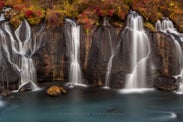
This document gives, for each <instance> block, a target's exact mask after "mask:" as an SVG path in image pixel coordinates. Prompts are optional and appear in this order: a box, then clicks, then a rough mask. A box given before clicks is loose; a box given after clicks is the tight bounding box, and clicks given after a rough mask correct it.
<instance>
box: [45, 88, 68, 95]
mask: <svg viewBox="0 0 183 122" xmlns="http://www.w3.org/2000/svg"><path fill="white" fill-rule="evenodd" d="M46 93H47V95H49V96H59V95H61V94H65V93H66V90H65V89H64V88H62V87H60V86H51V87H49V88H48V89H47V91H46Z"/></svg>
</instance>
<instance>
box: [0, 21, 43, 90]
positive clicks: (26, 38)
mask: <svg viewBox="0 0 183 122" xmlns="http://www.w3.org/2000/svg"><path fill="white" fill-rule="evenodd" d="M2 28H3V30H4V32H6V34H7V35H8V36H9V39H7V37H4V39H3V43H2V44H3V45H2V46H3V48H4V50H5V52H6V56H7V60H8V62H9V63H10V64H11V65H12V66H13V68H14V69H15V70H16V71H17V72H18V73H19V74H20V85H19V89H21V88H22V87H23V86H24V85H26V84H28V83H30V85H31V87H32V88H31V89H37V88H38V87H37V85H36V84H35V83H34V82H36V69H35V66H34V63H33V60H32V55H33V54H34V53H35V52H36V51H37V50H38V49H39V47H40V44H41V42H42V40H43V36H44V33H42V32H43V29H44V26H42V28H41V30H40V31H39V32H38V33H36V34H35V35H34V37H33V38H31V28H30V25H29V24H28V22H27V21H26V20H24V21H23V22H22V23H21V24H20V25H19V27H18V28H17V29H16V30H15V32H14V33H13V32H12V30H11V28H10V26H9V23H8V22H4V23H3V26H2ZM4 32H3V31H0V33H4ZM2 35H5V34H1V38H2ZM7 41H9V43H10V44H11V50H12V54H13V55H16V56H17V57H18V58H19V59H18V61H15V60H13V59H12V58H11V57H12V56H11V55H10V50H9V49H8V46H7Z"/></svg>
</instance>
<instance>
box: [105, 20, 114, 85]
mask: <svg viewBox="0 0 183 122" xmlns="http://www.w3.org/2000/svg"><path fill="white" fill-rule="evenodd" d="M106 21H107V20H106V19H104V24H103V25H104V26H105V25H107V24H106V23H109V22H106ZM107 32H108V35H109V43H110V50H111V57H110V58H109V61H108V64H107V72H106V76H105V86H104V87H105V88H109V79H110V75H111V68H112V61H113V57H114V55H115V53H114V49H113V46H112V38H111V32H110V30H109V29H107Z"/></svg>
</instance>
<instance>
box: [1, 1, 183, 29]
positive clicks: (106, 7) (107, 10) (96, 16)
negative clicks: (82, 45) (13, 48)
mask: <svg viewBox="0 0 183 122" xmlns="http://www.w3.org/2000/svg"><path fill="white" fill-rule="evenodd" d="M3 6H11V7H12V8H13V9H12V10H11V12H10V13H13V14H10V22H11V23H12V24H13V25H15V26H17V25H18V24H19V23H20V22H21V20H22V19H24V18H26V19H27V20H28V21H29V23H30V24H31V25H34V24H38V23H40V22H41V20H42V19H46V21H47V23H48V24H47V25H48V27H51V26H59V25H61V24H63V20H64V18H65V17H71V18H75V19H77V20H78V22H79V23H81V24H83V26H84V27H85V29H86V30H89V29H90V28H92V27H94V26H96V25H98V24H99V22H100V20H101V18H103V17H106V16H107V17H109V18H110V22H111V23H112V24H113V25H115V26H122V25H123V22H125V18H126V16H127V14H128V11H129V10H130V9H133V10H136V11H138V12H139V13H140V14H141V15H142V16H143V17H144V19H145V25H146V26H147V27H150V28H152V27H153V26H152V25H153V24H154V23H155V22H156V21H157V20H158V19H161V18H162V17H163V16H165V17H170V18H171V19H174V13H175V12H176V10H177V8H179V9H180V8H182V7H181V6H179V0H16V1H15V0H1V2H0V9H2V7H3Z"/></svg>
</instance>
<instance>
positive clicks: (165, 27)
mask: <svg viewBox="0 0 183 122" xmlns="http://www.w3.org/2000/svg"><path fill="white" fill-rule="evenodd" d="M155 27H156V30H157V31H161V32H163V33H165V34H166V35H169V36H170V37H171V38H172V39H173V40H174V45H175V47H176V50H175V51H176V52H175V56H176V61H177V62H176V65H177V66H178V67H180V68H179V69H177V70H178V71H179V72H180V73H179V74H178V75H176V76H174V77H175V78H178V77H181V78H183V51H182V47H181V45H180V43H179V41H178V39H179V40H180V41H181V43H182V42H183V34H181V33H179V32H178V31H177V30H176V28H175V27H174V25H173V22H172V21H171V20H170V19H168V18H163V20H162V21H160V20H158V21H157V22H156V24H155ZM175 36H176V37H178V39H177V38H175ZM179 91H183V83H182V82H181V83H180V89H179Z"/></svg>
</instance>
